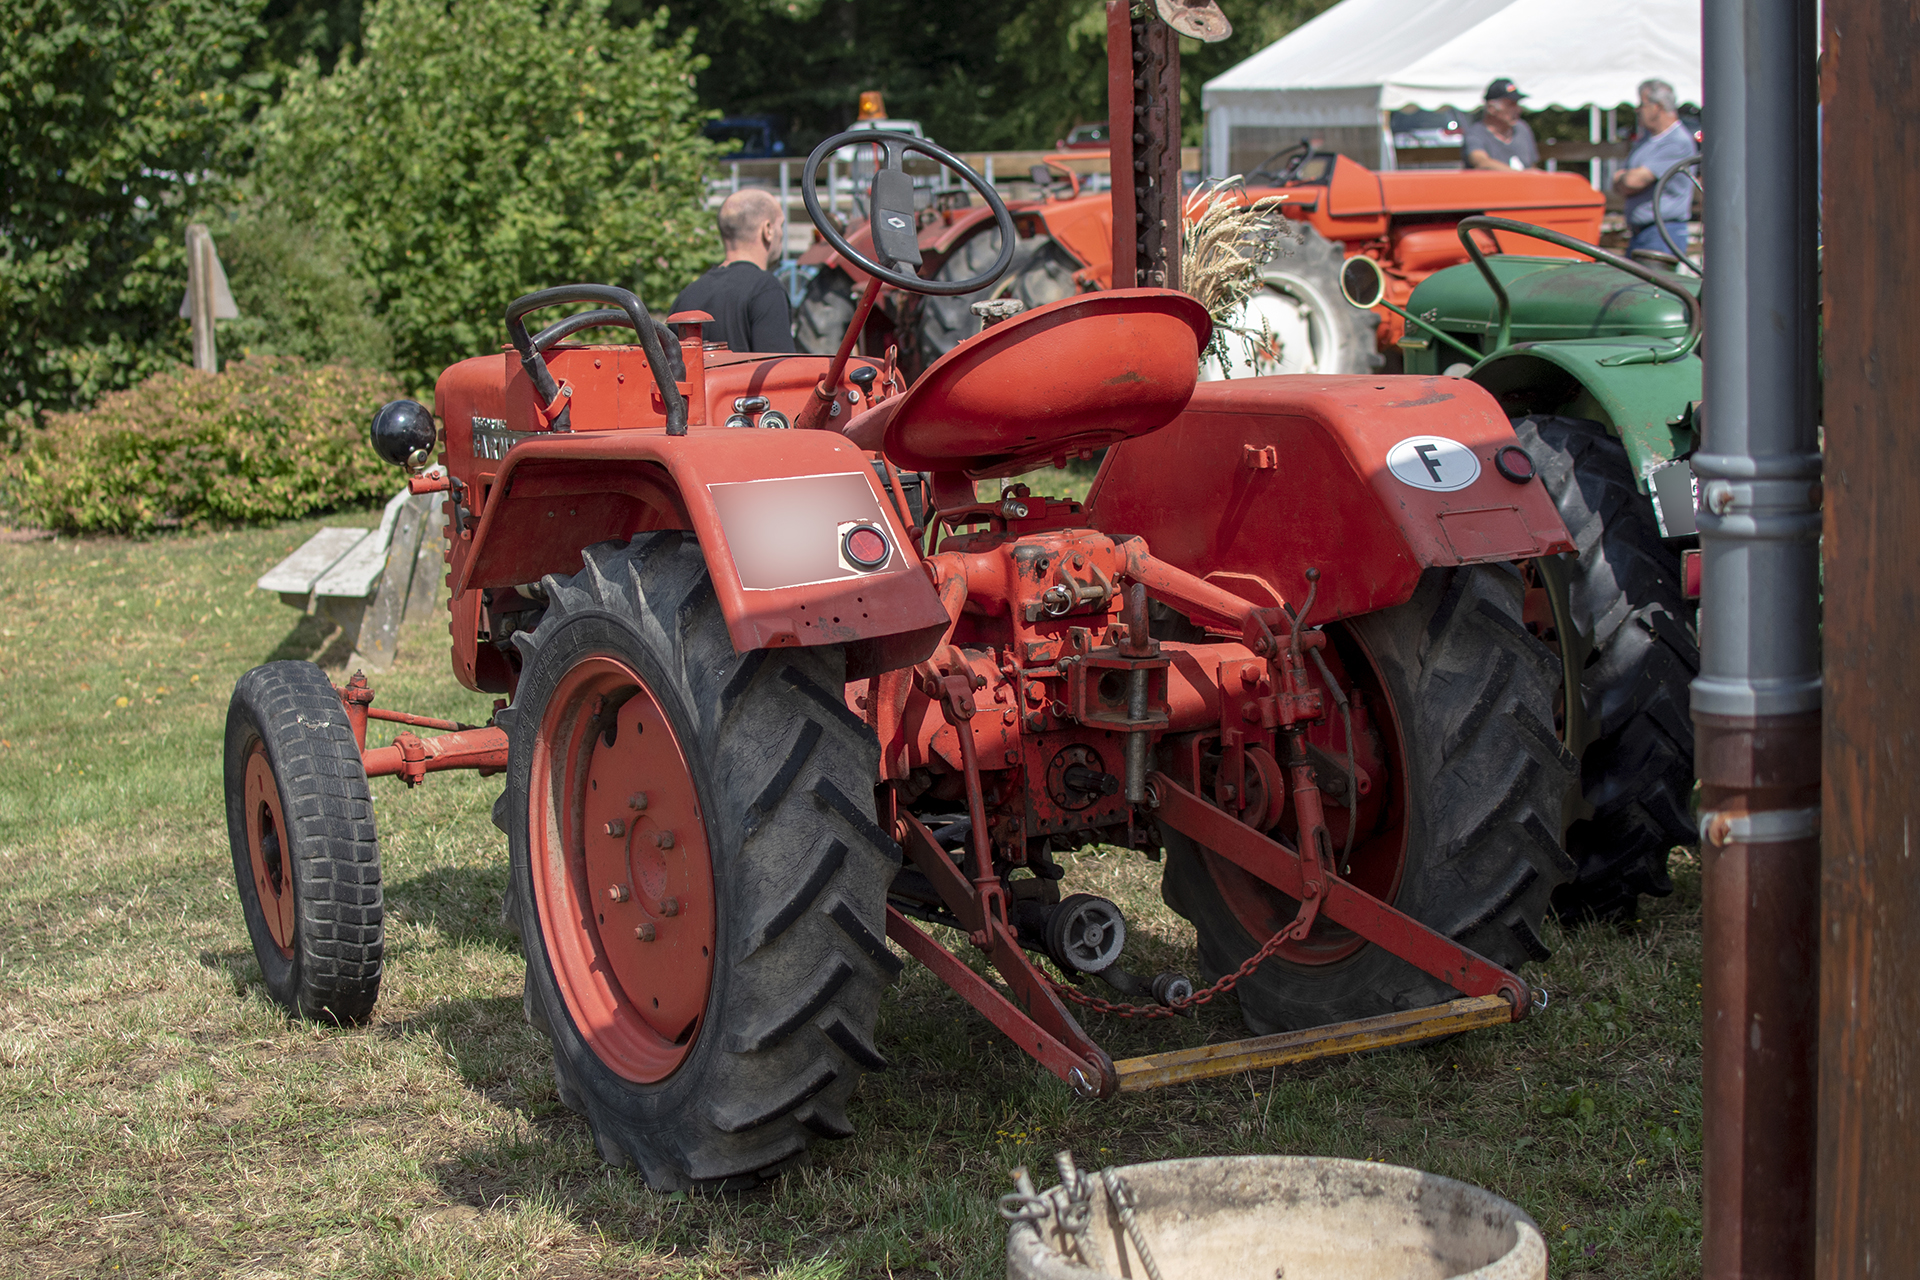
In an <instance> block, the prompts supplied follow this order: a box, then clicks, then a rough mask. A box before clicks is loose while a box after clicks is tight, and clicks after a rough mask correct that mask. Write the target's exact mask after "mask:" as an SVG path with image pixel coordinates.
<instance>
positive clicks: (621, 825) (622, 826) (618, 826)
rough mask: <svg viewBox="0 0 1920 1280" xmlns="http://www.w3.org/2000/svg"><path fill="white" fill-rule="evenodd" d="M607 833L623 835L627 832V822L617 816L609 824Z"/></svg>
mask: <svg viewBox="0 0 1920 1280" xmlns="http://www.w3.org/2000/svg"><path fill="white" fill-rule="evenodd" d="M607 834H608V835H610V836H623V835H625V834H627V824H626V823H625V822H624V821H622V820H621V819H619V818H615V819H614V820H613V821H612V822H609V823H608V824H607Z"/></svg>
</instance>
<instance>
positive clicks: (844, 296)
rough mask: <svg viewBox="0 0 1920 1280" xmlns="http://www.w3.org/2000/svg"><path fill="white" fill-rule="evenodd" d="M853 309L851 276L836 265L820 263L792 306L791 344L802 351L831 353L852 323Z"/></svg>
mask: <svg viewBox="0 0 1920 1280" xmlns="http://www.w3.org/2000/svg"><path fill="white" fill-rule="evenodd" d="M854 310H855V303H854V300H853V278H852V277H851V276H849V275H848V274H847V273H846V272H844V271H842V270H840V268H838V267H822V268H821V269H820V270H819V271H818V272H816V273H815V275H814V277H813V279H811V280H809V281H808V282H807V291H806V293H805V294H804V295H803V296H802V297H801V299H800V305H799V306H798V307H797V308H795V309H794V313H793V345H794V347H795V348H796V349H798V350H799V352H800V353H801V354H802V355H813V356H830V355H832V354H834V353H835V352H836V351H838V350H839V349H840V340H841V339H842V338H844V337H846V336H847V326H848V325H850V324H852V323H853V313H854Z"/></svg>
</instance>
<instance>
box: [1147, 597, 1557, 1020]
mask: <svg viewBox="0 0 1920 1280" xmlns="http://www.w3.org/2000/svg"><path fill="white" fill-rule="evenodd" d="M1523 600H1524V590H1523V584H1522V583H1521V581H1520V579H1519V577H1518V575H1517V574H1516V573H1515V572H1514V571H1513V570H1512V569H1511V568H1510V567H1509V566H1505V565H1470V566H1464V567H1461V568H1456V569H1432V570H1429V571H1428V572H1427V573H1426V575H1425V576H1424V577H1422V579H1421V580H1420V585H1419V587H1418V589H1417V590H1416V591H1415V592H1414V595H1413V598H1412V599H1411V600H1409V601H1407V602H1406V603H1405V604H1402V605H1398V606H1396V607H1394V608H1391V609H1386V610H1382V611H1381V612H1379V613H1374V614H1368V615H1366V616H1364V617H1360V618H1355V619H1352V620H1350V621H1349V622H1347V623H1346V624H1344V626H1342V627H1336V628H1332V629H1330V630H1331V631H1333V632H1335V633H1342V632H1343V633H1344V634H1336V654H1335V656H1337V657H1339V658H1340V659H1341V661H1342V663H1343V665H1344V666H1345V667H1346V670H1347V672H1348V679H1347V681H1346V682H1345V683H1346V686H1347V690H1348V693H1349V696H1352V697H1355V698H1356V701H1357V702H1358V703H1359V704H1360V705H1361V706H1362V707H1364V708H1365V709H1366V711H1367V714H1368V719H1369V721H1370V722H1371V723H1372V724H1373V725H1374V726H1376V728H1377V730H1378V732H1379V735H1380V739H1381V747H1382V750H1381V753H1380V754H1381V756H1382V757H1383V758H1384V760H1385V762H1386V767H1385V769H1384V775H1385V776H1384V779H1383V781H1384V784H1385V798H1384V799H1383V800H1382V799H1376V801H1375V803H1376V804H1377V805H1378V806H1379V807H1378V808H1377V809H1376V810H1375V814H1374V816H1373V817H1372V818H1371V819H1370V818H1369V817H1368V811H1367V810H1366V809H1365V808H1363V809H1362V810H1361V817H1362V825H1361V828H1360V830H1359V831H1358V833H1357V838H1356V841H1355V846H1354V856H1353V862H1352V870H1351V874H1350V875H1349V877H1348V878H1349V879H1350V880H1351V881H1352V882H1353V883H1354V884H1355V885H1356V886H1358V887H1360V888H1362V889H1365V890H1366V891H1368V892H1372V893H1376V894H1378V896H1380V897H1382V898H1383V899H1385V900H1386V901H1389V902H1391V903H1392V904H1393V905H1394V906H1395V907H1397V908H1398V909H1399V910H1401V911H1403V912H1405V913H1407V914H1408V915H1410V916H1412V917H1413V918H1414V919H1416V920H1418V921H1420V922H1421V923H1422V924H1424V925H1426V926H1427V927H1428V928H1431V929H1433V930H1435V931H1437V932H1439V933H1442V934H1444V935H1446V936H1447V937H1449V938H1452V939H1454V940H1455V941H1457V942H1459V943H1460V944H1462V945H1463V946H1466V947H1469V948H1471V949H1472V950H1474V951H1476V952H1478V953H1479V954H1480V955H1482V956H1484V957H1485V958H1487V959H1488V960H1491V961H1492V962H1494V963H1495V964H1498V965H1502V966H1505V967H1507V968H1509V969H1513V968H1517V967H1518V966H1520V965H1521V964H1523V963H1525V962H1526V961H1529V960H1542V959H1545V958H1546V956H1547V954H1548V953H1547V949H1546V947H1545V946H1544V945H1543V944H1542V943H1541V941H1540V933H1539V930H1540V925H1541V922H1542V920H1543V918H1544V917H1545V915H1546V911H1547V905H1548V900H1549V897H1550V895H1551V894H1552V892H1553V889H1554V887H1555V886H1556V885H1558V884H1560V883H1562V882H1563V881H1565V880H1566V879H1568V878H1569V877H1570V876H1571V875H1572V874H1573V864H1572V862H1571V861H1570V860H1569V859H1568V858H1567V856H1566V854H1565V853H1564V852H1562V850H1561V848H1560V840H1559V833H1560V815H1561V810H1562V805H1563V804H1564V803H1565V800H1566V796H1567V792H1568V789H1569V788H1570V787H1571V786H1572V785H1573V778H1574V761H1573V758H1572V756H1571V755H1569V754H1568V752H1567V751H1566V749H1565V748H1564V747H1562V746H1561V745H1560V742H1559V740H1558V739H1557V738H1556V737H1555V736H1554V730H1553V696H1554V692H1555V690H1556V689H1557V688H1558V687H1559V663H1558V662H1557V661H1556V660H1555V658H1554V656H1553V654H1552V653H1551V652H1550V651H1549V650H1548V649H1547V648H1546V646H1544V645H1543V644H1541V643H1540V642H1539V641H1538V640H1536V639H1535V638H1534V637H1533V636H1532V635H1531V634H1529V633H1528V631H1527V630H1526V628H1525V626H1524V625H1523V624H1522V622H1521V605H1522V602H1523ZM1373 790H1374V792H1376V793H1378V792H1380V791H1381V790H1382V788H1380V787H1375V788H1373ZM1338 812H1340V810H1339V806H1338V805H1337V804H1336V803H1335V802H1334V801H1333V800H1331V799H1330V800H1329V801H1328V813H1329V816H1330V818H1331V817H1332V815H1334V814H1336V813H1338ZM1276 838H1278V839H1283V840H1286V841H1288V842H1289V843H1291V841H1292V838H1293V837H1292V835H1291V833H1290V832H1288V831H1287V829H1286V821H1285V820H1283V822H1282V824H1281V828H1280V831H1279V833H1277V834H1276ZM1166 841H1167V868H1166V872H1165V875H1164V879H1163V881H1162V889H1161V892H1162V896H1163V897H1164V898H1165V899H1166V902H1167V905H1168V906H1170V907H1172V908H1173V909H1174V910H1175V911H1177V912H1179V913H1180V914H1181V915H1182V916H1185V917H1186V918H1187V919H1188V920H1190V921H1192V922H1193V924H1194V927H1195V929H1196V931H1197V933H1198V935H1199V943H1200V962H1201V967H1202V969H1203V971H1204V972H1205V973H1206V976H1207V980H1208V981H1210V982H1211V981H1214V980H1216V979H1218V978H1219V976H1220V975H1221V974H1224V973H1230V972H1232V971H1234V970H1235V969H1238V968H1239V967H1240V965H1241V964H1242V963H1243V962H1245V960H1246V959H1247V957H1249V956H1251V955H1252V954H1253V953H1254V952H1255V951H1256V950H1258V949H1259V948H1260V947H1261V946H1262V945H1263V944H1264V943H1265V942H1266V941H1267V939H1268V938H1269V937H1271V936H1272V935H1273V934H1274V933H1276V932H1278V931H1279V930H1280V929H1281V928H1283V927H1284V926H1285V925H1287V924H1288V923H1289V922H1290V921H1291V920H1292V919H1293V915H1294V912H1295V910H1296V908H1297V903H1295V901H1294V900H1293V899H1292V898H1289V897H1287V896H1286V895H1284V894H1281V893H1279V892H1278V891H1277V890H1273V889H1271V888H1269V887H1267V886H1264V885H1262V884H1260V883H1259V882H1258V881H1255V880H1253V879H1252V877H1250V876H1248V875H1246V873H1244V872H1241V871H1239V870H1238V869H1237V868H1235V867H1234V866H1233V865H1232V864H1231V863H1228V862H1226V861H1225V860H1224V859H1222V858H1219V857H1217V856H1216V855H1214V854H1212V853H1211V852H1210V851H1208V850H1205V849H1203V848H1201V847H1199V846H1197V845H1195V844H1194V843H1193V842H1192V841H1190V840H1187V839H1186V838H1185V837H1182V836H1180V835H1178V834H1177V833H1175V832H1171V831H1168V832H1166ZM1335 844H1336V847H1338V845H1339V844H1340V837H1339V836H1338V835H1336V840H1335ZM1343 938H1344V939H1348V940H1350V942H1349V944H1348V945H1345V946H1342V945H1341V939H1343ZM1357 942H1358V939H1355V938H1354V935H1352V934H1350V933H1347V932H1346V931H1345V930H1341V929H1337V928H1335V927H1332V926H1330V925H1329V924H1328V923H1327V922H1326V921H1325V920H1324V919H1322V920H1321V921H1320V922H1319V923H1318V924H1316V925H1315V927H1314V931H1313V933H1312V934H1310V935H1309V936H1308V938H1307V940H1306V944H1305V945H1304V946H1303V947H1298V949H1297V950H1285V951H1282V952H1281V953H1280V954H1279V955H1276V956H1275V957H1273V958H1272V959H1269V960H1267V961H1266V962H1264V963H1263V964H1261V966H1260V967H1259V968H1258V969H1256V970H1254V972H1253V973H1252V974H1251V975H1249V976H1248V977H1247V978H1245V979H1243V980H1242V981H1241V982H1240V984H1239V985H1238V987H1237V988H1236V993H1237V994H1238V996H1239V998H1240V1009H1241V1015H1242V1017H1243V1018H1244V1020H1245V1021H1246V1024H1247V1026H1248V1027H1249V1028H1250V1029H1251V1030H1253V1031H1254V1032H1255V1033H1257V1034H1262V1035H1265V1034H1270V1033H1273V1032H1277V1031H1285V1030H1293V1029H1297V1028H1302V1027H1311V1026H1322V1025H1325V1024H1327V1023H1332V1022H1345V1021H1349V1020H1351V1019H1354V1018H1364V1017H1369V1016H1372V1015H1374V1014H1381V1013H1389V1012H1392V1011H1395V1010H1401V1009H1411V1008H1417V1007H1420V1006H1424V1005H1431V1004H1437V1003H1439V1002H1441V1001H1444V1000H1447V999H1451V998H1452V997H1453V991H1452V988H1450V987H1448V986H1447V985H1446V984H1445V983H1444V982H1441V981H1440V980H1439V979H1437V978H1433V977H1430V976H1428V975H1427V974H1425V973H1422V972H1421V971H1420V970H1418V969H1415V968H1414V967H1413V966H1412V965H1410V964H1408V963H1406V962H1405V961H1404V960H1400V959H1398V958H1397V957H1395V956H1393V955H1390V954H1389V953H1387V952H1386V951H1383V950H1381V949H1380V948H1379V947H1377V946H1373V945H1353V944H1354V943H1357ZM1290 957H1291V958H1290Z"/></svg>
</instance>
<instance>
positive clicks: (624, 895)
mask: <svg viewBox="0 0 1920 1280" xmlns="http://www.w3.org/2000/svg"><path fill="white" fill-rule="evenodd" d="M632 896H633V890H631V889H629V888H627V886H625V885H623V884H610V885H608V886H607V897H608V898H609V899H610V900H612V901H614V902H625V901H626V900H627V899H629V898H631V897H632Z"/></svg>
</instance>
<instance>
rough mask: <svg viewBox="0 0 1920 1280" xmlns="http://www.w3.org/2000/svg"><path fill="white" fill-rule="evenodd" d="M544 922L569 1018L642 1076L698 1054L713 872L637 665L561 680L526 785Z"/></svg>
mask: <svg viewBox="0 0 1920 1280" xmlns="http://www.w3.org/2000/svg"><path fill="white" fill-rule="evenodd" d="M527 799H528V805H527V810H528V815H527V816H528V825H529V831H528V836H529V839H530V848H529V853H530V854H531V857H530V860H529V861H530V866H531V870H532V876H533V890H534V897H535V900H536V902H537V905H538V909H539V916H540V931H541V935H542V937H543V939H544V941H545V944H546V948H547V956H548V959H549V961H550V962H551V964H552V968H553V976H554V980H555V982H556V984H557V985H558V987H559V989H560V993H561V996H562V998H563V999H564V1000H565V1001H566V1005H567V1010H568V1012H569V1014H571V1016H572V1018H573V1021H574V1025H575V1026H576V1028H577V1029H578V1030H579V1032H580V1034H581V1036H582V1037H583V1038H584V1039H585V1040H586V1041H587V1043H588V1044H589V1045H590V1046H591V1048H592V1050H593V1052H594V1055H595V1056H596V1057H598V1058H599V1059H600V1061H601V1062H602V1063H604V1064H605V1065H606V1066H607V1068H608V1069H609V1070H611V1071H613V1072H614V1073H616V1074H617V1075H619V1076H621V1077H622V1078H624V1079H627V1080H630V1081H633V1082H634V1083H637V1084H651V1083H654V1082H656V1081H659V1080H662V1079H664V1078H665V1077H667V1076H668V1075H670V1074H671V1073H672V1072H673V1071H674V1069H675V1068H677V1067H678V1066H679V1065H680V1063H681V1062H682V1061H684V1060H685V1058H686V1056H687V1054H688V1053H689V1052H690V1051H691V1050H692V1048H693V1044H694V1041H695V1038H696V1037H697V1036H698V1034H699V1030H700V1023H701V1020H702V1018H703V1016H704V1015H705V1013H706V1006H707V996H708V992H709V990H710V988H711V986H712V980H713V948H714V921H715V910H714V908H715V902H714V886H713V868H712V861H711V857H710V854H709V848H708V842H707V830H706V824H705V821H704V820H703V818H702V815H701V811H700V798H699V792H698V789H697V787H696V785H695V782H694V778H693V773H692V770H691V769H690V768H689V767H688V765H687V759H686V755H685V753H684V752H683V751H682V750H681V748H680V743H679V739H678V737H677V736H676V735H675V733H674V731H673V726H672V723H671V722H670V721H669V720H668V719H667V716H666V712H665V711H664V709H663V708H662V707H661V705H660V703H659V701H658V699H656V698H655V697H654V695H653V693H652V692H651V691H650V690H649V689H648V688H647V686H646V682H645V681H643V680H642V679H641V678H640V677H639V676H638V675H637V674H636V673H635V672H634V671H633V669H632V668H630V667H629V666H627V665H626V664H625V663H624V662H622V661H620V660H619V659H617V658H613V657H604V656H603V657H590V658H586V659H583V660H581V661H579V662H577V663H575V664H574V666H572V667H571V668H569V669H568V670H567V672H566V673H565V674H564V675H562V676H561V677H560V680H559V683H558V685H557V687H556V688H555V689H554V691H553V695H552V697H551V698H549V699H548V701H547V705H546V710H545V713H544V715H543V716H542V718H541V724H540V732H539V737H538V739H537V740H536V742H535V745H534V749H533V759H532V777H531V779H530V780H529V787H528V797H527Z"/></svg>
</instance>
